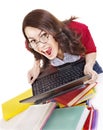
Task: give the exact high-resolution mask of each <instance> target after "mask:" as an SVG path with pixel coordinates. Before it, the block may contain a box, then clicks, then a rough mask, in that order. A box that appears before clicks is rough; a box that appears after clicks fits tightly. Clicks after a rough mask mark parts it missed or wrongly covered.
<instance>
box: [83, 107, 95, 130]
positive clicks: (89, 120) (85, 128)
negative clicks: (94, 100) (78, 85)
mask: <svg viewBox="0 0 103 130" xmlns="http://www.w3.org/2000/svg"><path fill="white" fill-rule="evenodd" d="M88 109H89V110H90V113H89V115H88V117H87V119H86V122H85V124H84V126H83V129H82V130H91V127H92V120H93V112H94V108H93V107H88Z"/></svg>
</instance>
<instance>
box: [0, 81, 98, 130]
mask: <svg viewBox="0 0 103 130" xmlns="http://www.w3.org/2000/svg"><path fill="white" fill-rule="evenodd" d="M96 84H97V83H94V84H91V85H83V86H82V87H81V88H79V89H75V90H73V91H70V92H68V93H66V94H63V95H60V96H58V97H56V98H54V99H53V102H52V101H50V102H48V103H46V104H38V105H35V104H28V103H26V104H24V103H23V104H22V103H19V100H20V99H22V98H24V97H27V96H31V94H32V93H31V90H27V91H26V92H24V93H22V94H20V95H18V96H16V97H14V98H13V99H10V100H8V101H7V102H5V103H3V104H2V110H3V119H2V120H1V121H0V130H90V129H91V130H96V127H97V119H98V110H97V109H95V108H94V107H93V106H92V104H91V103H90V100H91V98H93V97H94V95H95V93H96V92H95V87H96Z"/></svg>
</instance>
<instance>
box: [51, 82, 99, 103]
mask: <svg viewBox="0 0 103 130" xmlns="http://www.w3.org/2000/svg"><path fill="white" fill-rule="evenodd" d="M96 84H97V83H93V84H90V85H83V86H82V87H80V88H78V89H75V90H73V91H70V92H68V93H66V94H63V95H60V96H58V97H56V98H54V100H55V101H57V102H59V103H61V104H63V105H66V106H74V105H75V104H76V103H77V102H78V101H79V100H80V99H81V98H82V97H83V96H84V95H85V94H86V93H87V92H88V91H90V90H91V89H92V88H93V87H95V86H96Z"/></svg>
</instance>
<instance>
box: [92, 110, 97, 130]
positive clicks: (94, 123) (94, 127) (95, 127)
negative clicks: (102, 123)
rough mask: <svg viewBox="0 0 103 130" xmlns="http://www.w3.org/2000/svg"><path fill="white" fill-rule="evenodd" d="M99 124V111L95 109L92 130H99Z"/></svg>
mask: <svg viewBox="0 0 103 130" xmlns="http://www.w3.org/2000/svg"><path fill="white" fill-rule="evenodd" d="M97 123H98V110H97V109H94V112H93V118H92V125H91V130H97Z"/></svg>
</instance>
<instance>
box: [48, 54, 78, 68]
mask: <svg viewBox="0 0 103 130" xmlns="http://www.w3.org/2000/svg"><path fill="white" fill-rule="evenodd" d="M79 59H80V56H77V55H72V54H69V53H64V59H63V60H61V59H59V58H55V59H53V60H51V61H50V63H51V65H53V66H59V65H63V64H65V63H68V62H75V61H77V60H79Z"/></svg>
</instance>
